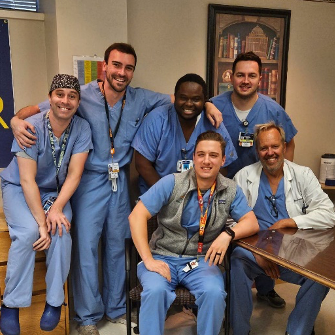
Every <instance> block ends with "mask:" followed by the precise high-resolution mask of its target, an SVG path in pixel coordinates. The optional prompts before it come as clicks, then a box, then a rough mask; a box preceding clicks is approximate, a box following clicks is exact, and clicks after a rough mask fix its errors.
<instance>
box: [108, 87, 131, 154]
mask: <svg viewBox="0 0 335 335" xmlns="http://www.w3.org/2000/svg"><path fill="white" fill-rule="evenodd" d="M102 90H103V96H104V99H105V111H106V116H107V120H108V128H109V138H110V141H111V155H112V156H113V155H114V153H115V147H114V138H115V137H116V134H117V132H118V130H119V127H120V122H121V117H122V112H123V109H124V106H125V104H126V91H125V92H124V95H123V98H122V105H121V112H120V116H119V119H118V120H117V123H116V127H115V131H114V136H113V134H112V129H111V126H110V123H109V111H108V103H107V99H106V95H105V85H104V82H102Z"/></svg>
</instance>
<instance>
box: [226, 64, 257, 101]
mask: <svg viewBox="0 0 335 335" xmlns="http://www.w3.org/2000/svg"><path fill="white" fill-rule="evenodd" d="M260 80H261V76H260V73H259V66H258V64H257V62H255V61H239V62H238V63H236V67H235V72H234V73H233V76H232V83H233V87H234V94H236V95H237V97H239V98H241V99H249V98H252V97H254V96H255V95H257V89H258V87H259V84H260Z"/></svg>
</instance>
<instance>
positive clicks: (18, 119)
mask: <svg viewBox="0 0 335 335" xmlns="http://www.w3.org/2000/svg"><path fill="white" fill-rule="evenodd" d="M39 112H40V109H39V107H38V105H35V106H27V107H24V108H22V109H20V110H19V111H18V112H17V113H16V115H15V116H13V117H12V119H11V120H10V126H11V128H12V131H13V135H14V137H15V138H16V140H17V142H18V144H19V146H20V148H21V149H23V148H24V147H31V146H32V145H34V144H35V141H36V139H37V138H36V136H34V135H33V134H31V133H30V132H29V131H28V129H30V131H31V132H32V133H35V127H34V126H33V125H31V124H30V123H29V122H27V121H25V120H24V119H26V118H27V117H29V116H32V115H35V114H37V113H39Z"/></svg>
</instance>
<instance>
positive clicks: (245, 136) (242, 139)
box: [238, 132, 254, 148]
mask: <svg viewBox="0 0 335 335" xmlns="http://www.w3.org/2000/svg"><path fill="white" fill-rule="evenodd" d="M238 144H239V146H240V147H243V148H249V147H252V146H253V145H254V134H249V133H244V132H240V133H239V135H238Z"/></svg>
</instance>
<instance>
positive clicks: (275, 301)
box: [256, 290, 286, 308]
mask: <svg viewBox="0 0 335 335" xmlns="http://www.w3.org/2000/svg"><path fill="white" fill-rule="evenodd" d="M256 296H257V298H258V299H260V300H265V301H267V302H268V303H269V305H270V306H271V307H274V308H283V307H285V305H286V302H285V300H284V299H283V298H282V297H280V296H279V295H278V294H277V292H276V291H275V290H271V291H270V292H268V293H267V294H260V293H259V292H257V294H256Z"/></svg>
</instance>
